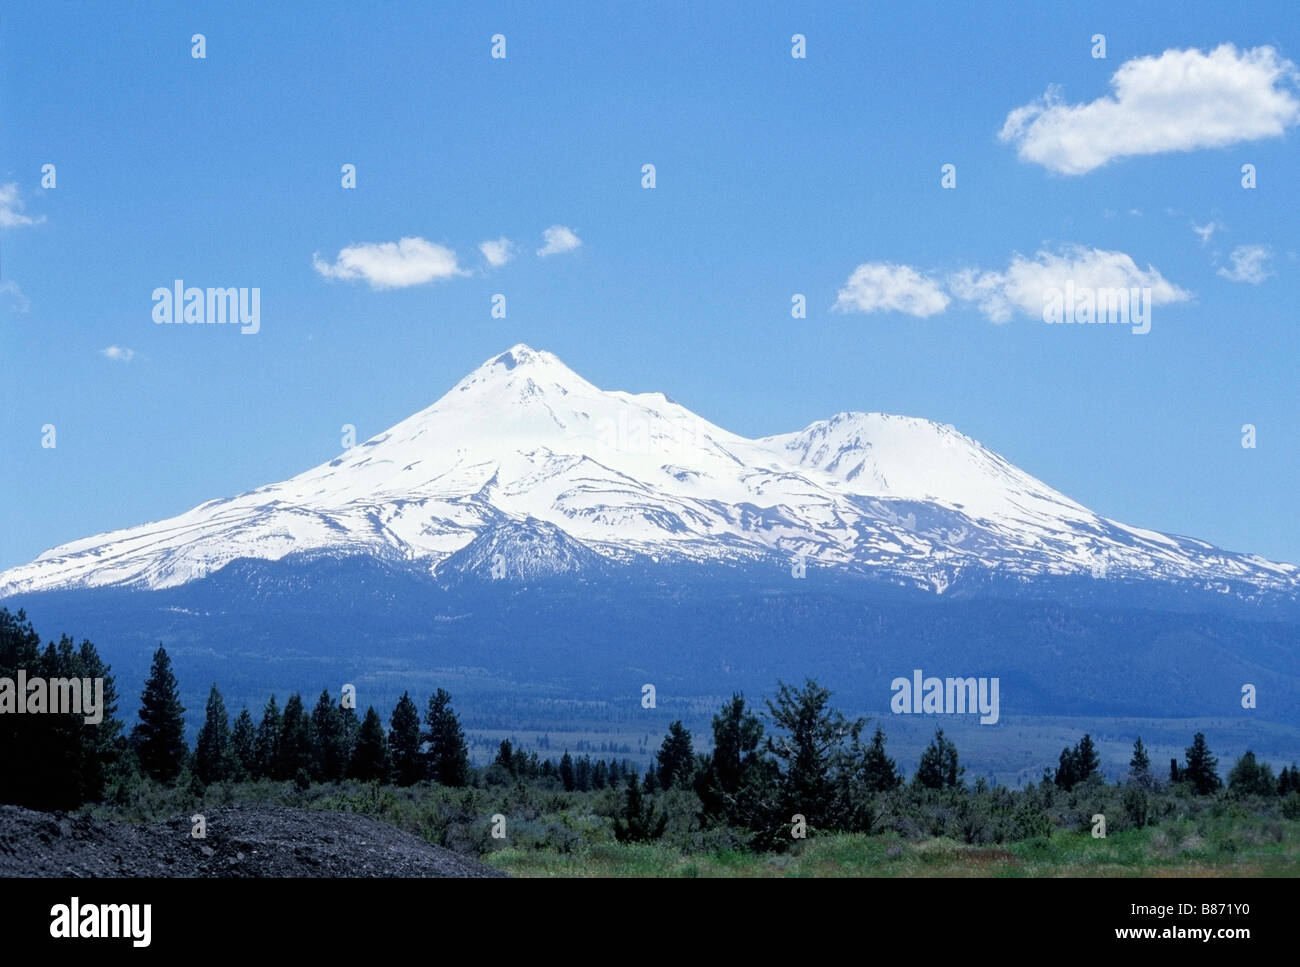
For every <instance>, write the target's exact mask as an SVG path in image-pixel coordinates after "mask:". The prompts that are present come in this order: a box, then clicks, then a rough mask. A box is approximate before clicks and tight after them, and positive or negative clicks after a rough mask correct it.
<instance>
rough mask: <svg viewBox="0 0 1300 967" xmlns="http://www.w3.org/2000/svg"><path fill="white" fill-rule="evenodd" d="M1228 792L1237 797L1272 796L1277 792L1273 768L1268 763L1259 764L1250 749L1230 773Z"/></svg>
mask: <svg viewBox="0 0 1300 967" xmlns="http://www.w3.org/2000/svg"><path fill="white" fill-rule="evenodd" d="M1228 791H1229V792H1231V793H1232V794H1233V795H1235V796H1272V795H1274V794H1275V793H1276V792H1277V780H1276V779H1274V778H1273V767H1272V766H1270V765H1269V764H1268V763H1267V762H1257V761H1256V759H1255V753H1253V752H1251V751H1250V750H1249V749H1247V750H1246V753H1245V755H1243V756H1242V757H1241V758H1240V759H1238V760H1237V763H1236V765H1234V766H1233V767H1232V771H1231V772H1229V773H1228Z"/></svg>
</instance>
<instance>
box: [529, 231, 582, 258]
mask: <svg viewBox="0 0 1300 967" xmlns="http://www.w3.org/2000/svg"><path fill="white" fill-rule="evenodd" d="M542 241H543V242H545V244H544V245H543V246H542V247H541V248H539V249H538V250H537V254H538V255H540V256H542V257H543V258H545V257H546V256H548V255H559V254H560V253H562V252H572V251H573V250H574V249H575V248H577V247H578V246H579V245H581V244H582V239H580V238H578V235H577V233H576V232H575V231H574V230H573V229H571V228H569V227H568V226H566V225H552V226H551V227H550V228H548V229H546V231H544V232H542Z"/></svg>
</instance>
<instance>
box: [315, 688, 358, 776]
mask: <svg viewBox="0 0 1300 967" xmlns="http://www.w3.org/2000/svg"><path fill="white" fill-rule="evenodd" d="M349 711H351V709H349ZM352 719H353V721H355V720H356V716H355V715H354V716H352ZM311 732H312V738H313V739H314V740H315V748H314V749H313V750H312V753H313V754H312V775H313V777H314V778H316V779H318V780H320V781H322V782H336V781H338V780H339V779H342V778H343V776H344V775H345V774H346V773H347V771H348V761H349V759H350V758H351V757H352V748H351V744H350V743H348V742H347V741H346V740H345V738H344V734H343V732H344V728H343V714H342V709H340V708H339V707H338V706H337V705H336V704H335V703H334V699H333V698H331V697H330V693H329V689H324V690H323V691H322V692H321V693H320V697H319V698H318V699H316V705H315V707H314V708H313V709H312V710H311Z"/></svg>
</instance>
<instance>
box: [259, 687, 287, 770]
mask: <svg viewBox="0 0 1300 967" xmlns="http://www.w3.org/2000/svg"><path fill="white" fill-rule="evenodd" d="M255 751H256V758H257V768H256V769H255V770H254V772H253V776H254V778H256V779H274V778H275V777H276V770H277V768H278V766H279V763H280V706H279V705H278V704H277V703H276V701H275V696H274V695H272V696H271V700H270V701H269V702H267V703H266V708H264V709H263V710H262V721H261V722H259V723H258V724H257V742H256V750H255Z"/></svg>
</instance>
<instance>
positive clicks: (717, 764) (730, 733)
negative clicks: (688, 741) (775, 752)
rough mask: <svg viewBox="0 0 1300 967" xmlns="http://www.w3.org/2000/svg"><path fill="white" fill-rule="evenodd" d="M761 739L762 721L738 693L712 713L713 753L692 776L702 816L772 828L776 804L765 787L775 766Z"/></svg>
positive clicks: (770, 786) (772, 778)
mask: <svg viewBox="0 0 1300 967" xmlns="http://www.w3.org/2000/svg"><path fill="white" fill-rule="evenodd" d="M762 742H763V724H762V722H760V721H759V719H758V716H756V715H755V714H754V713H753V712H751V711H749V709H748V708H747V707H746V705H745V698H744V696H743V695H741V694H739V693H736V694H733V695H732V696H731V699H730V700H729V701H727V702H726V703H725V704H724V705H723V706H722V708H721V710H720V711H719V712H718V714H717V715H715V716H714V717H713V752H712V753H710V754H709V755H708V756H706V757H705V761H704V764H703V767H702V768H701V769H700V771H699V773H698V775H697V777H696V783H695V791H696V793H697V794H698V795H699V797H700V802H701V804H702V806H703V812H704V815H705V816H708V817H717V818H722V819H724V820H725V821H726V823H727V825H728V826H732V827H737V826H738V827H743V828H746V829H761V828H765V827H768V826H771V827H772V829H773V830H774V829H775V827H776V823H777V816H776V813H777V812H778V808H777V804H776V803H775V802H774V801H771V799H770V790H772V789H773V787H774V786H775V785H776V780H777V767H776V763H774V762H773V761H772V760H770V759H767V758H765V757H764V755H763V754H762V752H761V751H760V746H761V745H762Z"/></svg>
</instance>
